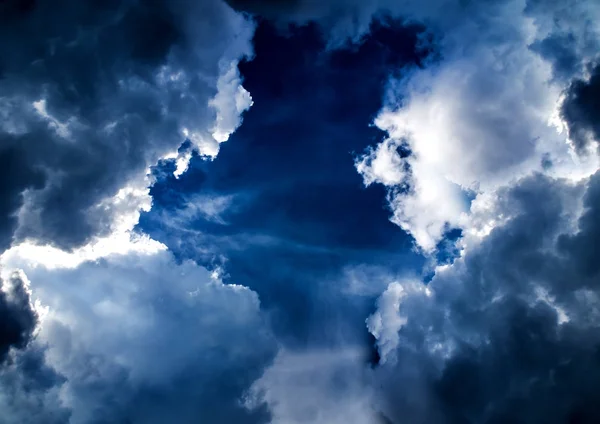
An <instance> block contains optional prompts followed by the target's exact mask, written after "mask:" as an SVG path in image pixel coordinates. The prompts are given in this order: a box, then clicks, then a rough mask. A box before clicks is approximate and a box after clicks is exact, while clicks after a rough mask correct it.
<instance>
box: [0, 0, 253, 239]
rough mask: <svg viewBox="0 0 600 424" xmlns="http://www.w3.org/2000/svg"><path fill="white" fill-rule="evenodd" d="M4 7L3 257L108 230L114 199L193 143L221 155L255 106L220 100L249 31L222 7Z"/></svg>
mask: <svg viewBox="0 0 600 424" xmlns="http://www.w3.org/2000/svg"><path fill="white" fill-rule="evenodd" d="M0 7H1V8H2V13H1V17H0V19H1V21H2V25H1V26H2V29H1V30H0V52H1V55H0V56H1V57H2V59H0V75H1V79H0V90H1V92H2V99H1V102H0V116H1V117H2V119H1V123H0V161H1V162H2V163H4V164H5V165H6V166H3V167H2V169H3V171H2V172H3V174H4V178H2V181H3V183H2V186H3V187H2V190H3V192H2V199H3V201H2V205H0V211H1V212H2V223H3V224H2V234H1V239H0V244H1V246H0V247H1V248H2V249H5V248H6V247H8V246H9V245H10V243H11V241H12V240H13V238H14V240H15V241H16V242H20V241H23V240H25V239H33V240H37V241H38V242H40V243H42V244H47V243H49V244H53V245H55V246H59V247H62V248H65V249H69V248H74V247H77V246H81V245H83V244H85V243H87V242H88V241H89V240H90V239H92V238H93V237H95V236H97V235H106V234H108V233H110V232H111V231H113V230H114V226H115V225H117V224H115V220H116V219H118V215H119V211H118V210H117V209H118V208H116V207H115V206H114V205H113V201H112V200H111V199H112V198H113V196H115V195H117V194H118V192H119V190H121V189H123V188H124V187H135V188H137V189H140V188H141V189H143V188H144V187H145V186H146V185H147V184H148V182H147V181H145V180H144V176H145V173H146V171H147V168H148V167H149V166H150V165H154V164H155V163H156V162H157V161H158V159H159V158H161V157H163V156H165V155H167V154H170V153H172V152H174V151H176V150H177V148H178V147H179V145H180V144H181V143H182V142H183V141H184V140H185V139H186V138H187V139H189V140H191V141H192V143H193V144H194V146H195V147H196V148H197V149H199V150H200V152H201V153H202V154H205V155H210V156H214V155H215V154H216V152H217V151H218V144H219V142H220V141H224V138H223V134H224V133H226V132H231V131H233V130H234V129H235V127H236V126H237V125H238V121H237V120H239V118H236V117H235V116H237V114H239V113H241V112H243V111H244V110H245V109H246V108H247V107H248V105H249V104H248V103H247V102H246V103H244V104H243V105H242V104H240V105H239V107H237V108H234V109H233V110H231V107H229V106H227V105H226V104H224V102H223V101H222V100H219V99H221V98H222V97H223V96H227V95H228V94H227V93H229V92H230V91H232V90H238V91H239V90H241V88H240V85H239V84H240V80H239V78H237V77H236V76H235V75H234V74H235V69H236V68H235V64H236V63H237V61H238V60H239V59H240V58H241V57H244V56H245V55H248V54H251V47H250V45H249V41H250V37H251V34H252V31H253V24H252V23H251V22H249V21H247V20H246V19H245V18H244V17H243V16H240V15H238V14H236V13H235V12H234V11H232V10H231V9H230V8H228V7H227V6H226V5H225V4H224V3H222V2H220V1H218V0H214V1H213V0H205V1H201V2H196V1H186V0H178V1H175V2H162V1H155V2H136V1H119V2H116V1H113V2H104V3H102V4H101V5H100V4H97V3H90V4H88V3H85V4H83V3H81V2H78V1H63V2H61V3H60V5H58V4H55V3H53V4H50V3H48V2H45V1H33V2H22V1H13V0H11V1H8V2H3V3H2V5H1V6H0ZM232 64H233V65H232ZM232 66H233V67H232ZM232 72H233V74H232ZM230 86H231V87H230ZM223 92H225V94H223ZM220 93H221V94H220ZM213 99H216V100H213ZM223 116H227V118H223ZM224 119H225V121H224ZM215 120H216V121H217V122H216V124H215ZM223 121H224V122H225V128H221V126H223V125H224V124H223ZM215 125H216V128H217V129H216V131H218V132H219V133H220V134H221V135H220V136H219V137H217V138H218V140H217V139H214V138H213V136H212V135H211V133H212V132H213V131H215V130H214V128H215ZM131 201H132V202H134V201H139V199H131ZM133 207H140V205H139V204H137V205H134V206H133Z"/></svg>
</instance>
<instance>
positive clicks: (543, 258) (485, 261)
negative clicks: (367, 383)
mask: <svg viewBox="0 0 600 424" xmlns="http://www.w3.org/2000/svg"><path fill="white" fill-rule="evenodd" d="M599 187H600V178H599V175H598V174H595V175H594V176H593V177H591V178H590V179H589V180H586V181H584V182H581V183H573V182H569V181H567V180H560V179H553V178H550V177H548V176H543V175H536V176H532V177H527V178H525V179H522V180H520V181H519V182H518V183H517V184H515V185H514V186H512V187H507V188H504V189H501V190H500V191H498V193H497V198H496V200H495V202H494V205H495V206H494V207H493V208H491V209H489V210H488V213H489V214H490V215H492V216H504V217H505V219H506V220H505V221H504V222H503V223H502V224H499V225H497V226H496V227H495V228H494V229H493V230H491V232H490V233H489V234H488V235H487V236H485V237H483V238H480V239H476V238H469V237H467V238H466V240H465V241H464V243H465V247H464V250H463V252H462V255H461V257H460V258H459V259H457V260H456V261H455V262H454V263H453V264H451V265H445V266H441V267H438V269H437V270H436V274H435V276H434V277H433V279H432V280H431V282H430V283H429V284H428V285H427V288H425V287H424V286H422V285H421V284H420V283H419V282H414V283H403V282H398V283H394V284H392V285H390V287H389V288H388V290H387V291H386V292H385V293H384V294H383V295H382V297H381V299H380V301H379V307H378V311H377V312H376V313H375V314H374V315H373V316H372V317H371V318H370V320H369V322H368V323H369V327H370V328H371V329H372V331H373V333H374V335H375V336H376V338H377V339H378V342H377V343H378V346H379V350H380V354H381V356H382V358H385V359H386V360H385V361H382V365H381V366H380V367H379V369H378V371H377V372H378V377H377V378H378V379H379V382H380V384H381V390H380V392H379V393H380V395H381V396H382V398H383V399H385V401H384V402H383V404H382V405H383V411H384V413H385V414H386V415H387V416H388V417H389V418H390V419H391V420H392V421H393V422H401V421H402V420H403V419H408V418H407V417H410V418H411V422H450V423H454V422H464V420H466V419H468V420H473V421H477V422H548V423H553V422H556V423H564V422H595V421H596V420H597V419H598V417H599V415H598V414H599V412H600V411H599V410H598V409H597V407H596V405H597V400H598V399H597V394H596V392H597V390H596V388H595V387H596V383H595V382H596V381H597V377H598V374H599V373H600V368H599V364H598V359H597V358H598V356H597V355H598V354H597V352H598V346H599V345H600V340H599V339H598V337H597V334H598V328H597V319H596V317H597V314H598V307H597V299H598V295H599V293H598V290H599V287H598V281H599V277H600V274H599V272H600V268H599V267H598V265H597V263H596V261H595V260H593V259H592V257H593V256H594V254H593V253H592V252H593V251H594V247H593V246H594V240H596V239H597V236H598V231H599V226H598V222H599V221H598V219H597V215H598V205H600V197H599V196H598V194H599V193H600V191H599ZM415 287H416V288H417V289H415ZM419 287H420V288H419ZM413 389H414V391H413ZM415 393H416V394H417V395H416V399H415ZM431 411H437V414H438V415H436V414H435V413H432V412H431ZM413 418H414V419H413Z"/></svg>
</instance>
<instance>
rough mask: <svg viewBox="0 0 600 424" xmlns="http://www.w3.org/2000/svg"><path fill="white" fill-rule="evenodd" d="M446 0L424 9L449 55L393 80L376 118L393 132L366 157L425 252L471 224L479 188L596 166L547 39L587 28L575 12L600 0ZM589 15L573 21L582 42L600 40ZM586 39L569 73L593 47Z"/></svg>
mask: <svg viewBox="0 0 600 424" xmlns="http://www.w3.org/2000/svg"><path fill="white" fill-rule="evenodd" d="M429 6H432V5H429ZM446 6H447V7H448V11H447V12H449V13H447V14H444V15H443V16H442V15H441V16H437V15H435V14H434V15H431V16H427V15H423V16H422V19H424V20H425V21H428V22H430V23H431V25H432V30H433V31H437V33H438V37H439V46H440V49H441V59H440V60H439V61H438V62H436V63H433V64H431V65H430V66H429V67H427V68H426V69H425V70H419V69H416V70H407V71H406V72H405V74H404V76H403V78H402V79H399V80H397V81H395V82H394V83H392V84H391V85H390V92H389V94H388V99H389V100H388V104H387V105H386V106H385V107H384V108H383V110H382V111H381V112H380V114H379V116H378V117H377V118H376V120H375V124H376V125H377V126H378V127H379V128H381V129H383V130H385V131H386V132H387V133H388V136H389V138H388V139H387V140H385V141H384V142H383V143H382V144H381V145H380V146H378V147H376V148H374V149H372V150H370V151H368V152H367V153H366V154H365V155H363V156H360V157H359V158H358V159H357V170H358V171H359V172H360V173H361V174H362V175H363V177H364V180H365V183H366V184H371V183H373V182H379V183H381V184H384V185H386V186H388V187H389V197H390V204H391V206H392V208H393V211H394V213H393V217H392V220H393V221H394V222H396V223H397V224H398V225H400V226H401V227H402V228H403V229H405V230H406V231H408V232H409V233H411V234H412V235H413V237H414V238H415V241H416V244H417V245H418V246H419V247H420V248H421V249H423V250H424V251H425V252H432V251H433V250H434V249H435V248H436V245H437V243H438V242H440V240H441V239H442V238H443V236H444V234H445V233H446V232H447V231H448V229H449V228H462V227H463V226H464V225H465V222H466V221H467V220H468V218H467V215H468V214H469V209H470V205H469V204H470V201H471V200H472V198H473V197H475V196H477V195H480V194H481V195H485V194H484V193H489V192H494V190H495V189H496V188H497V187H499V186H501V185H503V184H507V183H509V182H510V181H512V180H514V179H517V178H519V177H522V176H525V175H528V174H530V173H531V172H536V171H541V170H542V169H546V171H547V172H550V173H552V174H553V175H556V176H566V177H575V178H578V177H581V176H585V175H586V173H588V174H589V173H590V172H593V171H594V170H595V169H596V166H597V163H596V162H597V158H596V157H595V156H594V155H592V156H587V157H580V158H577V157H574V154H573V152H571V151H570V145H569V143H568V141H569V140H568V137H569V135H571V136H573V131H570V132H569V134H568V133H567V132H566V131H562V130H563V127H564V123H563V122H561V121H560V119H559V118H560V115H561V113H560V106H561V102H562V93H563V90H564V88H565V84H567V83H566V82H565V78H566V77H565V71H564V70H562V71H561V75H562V78H556V77H555V75H556V72H557V71H556V67H557V66H559V65H560V64H558V63H556V61H554V60H552V59H554V58H556V57H555V56H556V55H558V54H559V52H557V51H553V50H551V49H550V48H549V47H548V48H547V49H546V50H544V54H540V49H539V48H538V47H539V46H538V44H539V43H543V42H544V40H548V39H549V37H553V36H558V35H557V34H562V32H560V31H561V30H562V31H563V32H564V31H567V30H568V29H569V28H571V27H573V28H579V27H577V26H576V25H577V24H576V23H574V22H573V16H574V14H575V13H576V12H578V13H581V14H585V13H588V12H589V13H591V14H592V15H593V13H595V12H597V10H596V8H594V7H593V6H591V5H588V4H580V3H577V4H576V5H575V4H574V5H573V10H571V12H570V13H569V14H565V15H562V14H561V13H560V11H561V10H562V8H561V7H558V6H556V5H555V6H556V8H549V10H546V9H543V10H542V8H540V7H537V6H536V5H535V4H531V5H527V7H525V5H524V4H522V3H521V2H519V1H505V2H491V3H485V4H481V3H477V4H476V3H471V4H469V5H466V4H465V5H463V6H460V5H458V4H453V2H449V3H448V4H447V5H446ZM590 8H591V11H590V10H589V9H590ZM409 12H410V11H409ZM421 12H422V11H421ZM421 12H419V14H420V13H421ZM454 12H456V13H454ZM459 12H460V13H459ZM463 12H464V13H463ZM415 13H417V11H415ZM415 16H417V15H415ZM553 22H554V23H553ZM586 22H587V20H586ZM585 27H586V28H587V30H586V32H585V34H582V33H581V31H579V32H576V31H573V32H570V33H569V34H570V35H571V37H572V38H573V40H574V41H573V43H574V44H577V43H584V41H585V40H582V38H584V37H585V38H586V40H600V36H599V34H600V33H599V32H598V28H597V25H596V24H595V23H593V22H591V21H590V22H588V24H587V25H586V26H585ZM536 43H537V44H536ZM577 45H579V44H577ZM536 46H538V47H536ZM576 47H577V46H575V45H574V46H573V58H574V59H573V60H574V61H575V62H574V63H573V64H572V66H570V68H571V73H570V75H569V78H572V77H576V76H578V75H580V73H581V72H582V71H583V69H584V67H585V65H586V64H587V63H588V62H589V61H590V60H593V59H594V56H593V54H592V52H590V51H589V49H588V50H586V49H584V48H581V49H578V48H576ZM557 60H558V59H557ZM572 90H576V88H575V87H573V88H572ZM572 96H573V94H571V97H572ZM568 102H570V104H573V103H574V102H573V101H572V100H568ZM576 107H577V106H576V105H575V104H573V106H571V107H570V109H571V111H572V112H571V114H572V115H576V114H577V111H576ZM566 114H567V113H566V110H565V109H564V108H563V113H562V116H563V117H566ZM567 119H568V118H567ZM574 119H576V118H575V117H574ZM570 126H571V127H572V126H573V124H570ZM579 144H581V143H579ZM401 149H404V150H405V151H406V152H408V153H407V154H404V155H401V153H400V152H399V151H398V150H401ZM549 164H552V166H551V167H550V166H549ZM440 205H443V207H440Z"/></svg>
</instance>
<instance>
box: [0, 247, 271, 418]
mask: <svg viewBox="0 0 600 424" xmlns="http://www.w3.org/2000/svg"><path fill="white" fill-rule="evenodd" d="M132 243H134V244H135V243H139V244H143V243H149V242H148V241H144V240H139V241H136V242H132ZM40 256H42V255H40V252H39V251H36V250H27V249H24V248H20V249H19V248H17V249H15V250H14V251H8V252H6V253H5V254H4V256H3V267H4V269H5V270H8V269H17V268H18V269H22V270H24V271H25V272H26V273H27V275H28V277H29V278H30V280H31V286H32V290H33V292H34V293H35V297H36V300H37V301H39V302H40V303H41V304H42V305H43V307H44V308H45V310H46V313H45V315H44V317H43V319H42V322H41V324H40V328H39V330H38V335H37V337H36V339H35V344H34V346H33V347H32V348H31V349H43V353H42V359H40V360H38V362H37V363H34V364H33V365H32V371H31V372H37V373H41V372H42V371H41V370H43V369H44V368H47V369H49V370H51V371H52V372H53V373H56V374H57V375H59V376H60V378H57V379H56V380H55V381H54V382H53V384H51V387H50V389H52V390H53V391H54V392H58V402H59V403H58V405H60V407H61V408H63V409H64V410H66V411H68V412H69V415H70V421H68V422H71V423H90V422H125V421H127V422H144V423H152V422H156V423H163V422H166V421H177V422H181V423H185V422H196V421H197V419H198V417H202V418H203V419H206V420H207V421H208V422H248V423H254V422H263V420H264V419H266V418H265V416H264V413H263V412H264V411H262V410H261V409H258V410H256V411H253V412H249V411H247V410H246V409H245V408H244V407H243V405H242V395H243V393H244V391H245V390H246V389H247V388H248V387H250V384H251V383H252V381H253V380H255V379H256V378H258V377H259V376H260V372H261V368H262V367H263V366H265V365H267V364H269V363H270V361H271V359H272V357H273V355H274V353H275V349H276V347H275V345H274V341H273V339H272V337H271V335H270V332H269V330H268V328H267V326H266V321H265V317H264V316H263V315H262V314H261V313H260V311H259V308H260V305H259V300H258V297H257V296H256V294H255V293H253V292H252V291H250V290H249V289H247V288H245V287H242V286H234V285H224V284H223V283H222V282H221V281H220V278H219V276H218V274H217V273H214V272H210V271H208V270H206V269H205V268H202V267H199V266H197V265H195V264H194V263H191V262H184V263H181V264H176V263H175V261H174V259H173V257H172V255H171V254H170V253H169V252H167V251H166V250H165V249H164V247H160V246H159V247H158V248H155V249H153V250H148V249H145V248H138V247H135V246H132V248H131V249H130V251H129V253H113V254H109V255H106V256H104V257H102V258H100V259H98V260H95V261H89V260H88V261H83V262H80V263H78V264H76V265H75V266H74V263H73V262H71V263H69V262H67V261H65V262H63V263H61V262H60V261H56V260H55V261H53V262H52V268H48V266H46V264H44V263H43V261H41V260H40ZM57 257H58V256H56V255H55V258H57ZM7 272H8V271H7ZM28 323H29V322H27V323H26V324H28ZM18 342H19V340H16V341H15V342H14V344H15V345H16V344H17V343H18ZM21 344H22V343H21ZM21 347H22V346H21ZM36 367H38V368H37V369H36ZM4 372H5V373H8V372H10V371H4ZM48 372H50V371H48ZM15 378H16V377H15ZM20 378H24V377H20ZM7 381H8V382H9V381H10V380H7ZM7 390H8V386H2V390H1V391H2V392H3V393H4V392H5V391H7ZM18 390H19V387H18V386H17V387H15V389H14V391H18ZM55 394H56V393H55ZM14 396H15V397H24V396H26V395H25V394H22V393H15V394H14ZM157 399H158V400H159V401H158V402H157V401H156V400H157ZM12 406H13V407H14V409H15V410H14V411H12V412H14V414H17V415H15V416H17V417H18V416H21V415H19V414H22V411H21V408H23V402H20V403H15V402H13V405H12ZM47 409H48V410H47V411H46V414H52V413H55V411H54V410H53V409H52V405H48V407H47ZM8 411H9V412H6V414H7V416H9V417H11V416H13V414H12V413H11V412H10V411H11V410H10V409H9V410H8ZM47 416H48V417H50V415H47ZM45 417H46V415H43V411H42V412H40V417H39V418H36V419H34V420H33V421H28V422H35V423H38V422H39V423H42V422H50V421H48V420H49V418H45ZM64 422H67V421H64Z"/></svg>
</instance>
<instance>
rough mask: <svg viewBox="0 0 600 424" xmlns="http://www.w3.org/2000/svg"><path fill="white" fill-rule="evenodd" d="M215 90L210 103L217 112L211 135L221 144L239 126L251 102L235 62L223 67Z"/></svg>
mask: <svg viewBox="0 0 600 424" xmlns="http://www.w3.org/2000/svg"><path fill="white" fill-rule="evenodd" d="M217 89H218V92H217V95H216V96H215V97H214V98H213V99H211V101H210V105H211V106H212V107H213V108H215V110H216V111H217V118H216V121H215V126H214V129H213V133H212V135H213V138H214V139H215V140H217V141H218V142H219V143H222V142H224V141H227V140H228V139H229V136H230V135H231V134H232V133H233V132H234V131H235V130H236V129H237V128H238V127H239V126H240V125H241V123H242V114H243V113H244V112H245V111H247V110H248V109H250V107H251V106H252V103H253V102H252V96H251V95H250V93H249V92H248V91H247V90H246V89H245V88H244V87H243V86H242V81H241V77H240V73H239V71H238V68H237V61H235V62H231V63H230V64H229V65H228V66H223V71H222V73H221V76H220V77H219V80H218V82H217Z"/></svg>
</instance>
